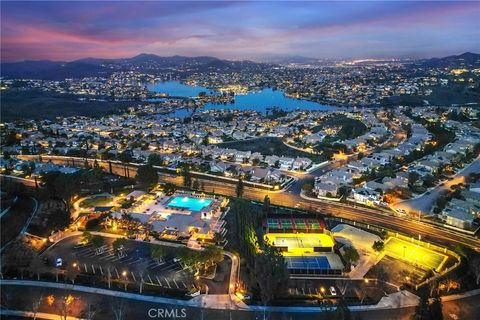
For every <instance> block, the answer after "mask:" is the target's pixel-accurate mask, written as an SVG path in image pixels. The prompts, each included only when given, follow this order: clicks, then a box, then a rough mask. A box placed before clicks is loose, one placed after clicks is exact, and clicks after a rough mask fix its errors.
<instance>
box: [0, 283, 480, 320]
mask: <svg viewBox="0 0 480 320" xmlns="http://www.w3.org/2000/svg"><path fill="white" fill-rule="evenodd" d="M4 288H7V289H8V290H3V293H2V294H3V296H2V306H3V307H4V308H6V307H8V308H9V309H13V310H25V311H31V308H32V302H33V301H34V300H36V299H38V297H40V296H43V299H42V302H41V303H40V307H39V311H40V312H46V313H53V314H59V312H60V308H59V304H58V300H59V298H61V297H63V296H66V295H69V294H71V295H72V296H73V298H74V300H73V302H72V304H71V305H69V307H68V310H69V312H68V314H69V315H71V316H75V317H85V311H86V310H88V306H89V305H91V306H93V307H94V308H95V310H96V315H95V319H114V318H115V317H114V314H113V310H117V311H118V310H119V309H120V308H124V309H125V311H124V315H125V317H124V319H125V320H130V319H155V318H157V319H160V318H161V317H159V316H156V315H158V312H160V310H162V312H164V313H165V310H169V312H171V310H173V312H175V310H176V311H177V313H178V314H180V312H183V313H184V314H185V317H181V318H182V319H192V320H193V319H195V320H199V319H205V320H223V319H241V320H244V319H245V320H253V319H263V312H262V311H244V310H219V309H206V308H203V309H200V308H199V307H191V306H181V305H173V304H166V303H158V302H147V301H138V300H132V299H124V298H118V297H109V296H105V295H102V294H98V293H85V292H79V291H72V290H67V289H54V288H45V287H38V286H35V287H33V286H27V287H24V286H15V285H5V286H4ZM6 292H8V296H6V295H5V293H6ZM49 295H53V297H54V298H55V302H54V303H53V304H52V305H49V304H48V303H47V302H46V297H48V296H49ZM200 305H201V303H200ZM202 307H203V306H202ZM182 310H183V311H182ZM413 312H414V308H413V307H408V308H400V309H380V310H378V309H377V310H365V311H353V314H354V317H355V316H356V315H358V316H360V317H361V318H362V319H369V320H386V319H388V320H407V319H411V317H412V314H413ZM443 314H444V319H446V320H458V319H462V320H476V319H478V318H477V315H478V314H480V296H479V295H478V294H477V295H473V296H470V297H462V298H460V299H457V300H453V301H446V302H444V303H443ZM171 318H172V317H171ZM318 318H319V314H318V312H309V311H308V308H304V312H268V311H267V312H266V319H271V320H275V319H299V320H310V319H312V320H313V319H318Z"/></svg>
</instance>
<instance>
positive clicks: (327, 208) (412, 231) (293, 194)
mask: <svg viewBox="0 0 480 320" xmlns="http://www.w3.org/2000/svg"><path fill="white" fill-rule="evenodd" d="M398 138H400V137H398ZM19 158H27V159H30V160H37V158H38V156H25V155H22V156H19ZM42 158H43V161H52V162H53V163H56V164H62V165H67V164H69V165H72V158H69V157H60V156H49V157H48V160H47V157H45V156H42ZM84 162H85V160H83V159H80V160H77V161H76V162H75V165H77V166H82V165H83V164H84ZM89 162H91V164H93V160H92V159H89ZM98 163H99V165H100V166H101V167H102V168H103V169H104V170H105V171H108V170H109V163H108V161H101V160H98ZM338 165H339V162H338V161H335V162H333V163H332V164H331V165H328V166H327V167H324V168H321V169H319V170H320V171H325V170H329V169H331V168H332V167H336V166H338ZM111 166H112V172H113V173H114V174H117V175H121V176H130V177H134V176H135V173H136V169H137V167H136V166H134V165H133V164H124V163H119V162H112V163H111ZM159 176H160V182H171V183H174V184H176V185H178V186H181V185H182V177H180V176H176V175H174V174H165V173H162V172H159ZM195 179H197V177H195ZM199 180H200V181H202V182H203V184H204V188H205V189H204V190H205V191H206V192H214V193H217V194H221V195H227V196H235V185H234V184H228V183H223V182H218V181H211V180H205V179H201V178H200V179H199ZM298 185H299V183H296V184H295V185H294V186H293V187H292V188H290V190H289V191H266V190H260V189H255V188H250V187H247V186H245V187H244V194H243V197H244V198H245V199H248V200H253V201H259V202H262V201H263V199H264V197H265V195H267V194H268V196H269V197H270V202H271V203H272V204H273V205H279V206H285V207H291V208H296V209H302V210H310V211H316V212H319V213H321V214H325V215H332V216H336V217H340V218H345V219H350V220H354V221H358V222H363V223H366V224H372V225H377V226H380V227H383V228H387V229H391V230H395V231H398V232H402V233H405V234H408V235H411V236H413V237H418V236H419V235H420V236H421V238H422V239H424V240H429V241H432V242H435V243H437V244H440V245H444V246H452V245H456V244H460V245H465V246H468V247H470V248H472V249H474V250H476V251H479V252H480V240H479V239H478V238H477V237H474V236H470V235H466V234H463V233H460V232H456V231H453V230H449V229H446V228H441V227H438V226H434V225H432V224H428V223H426V222H422V221H417V220H412V219H411V218H406V217H398V216H394V215H393V213H392V214H388V213H385V212H384V211H382V210H379V209H374V208H365V207H360V206H353V205H351V204H345V203H338V202H331V201H320V200H316V201H314V200H307V199H304V198H302V197H300V195H299V194H298V193H299V190H298V188H299V187H298Z"/></svg>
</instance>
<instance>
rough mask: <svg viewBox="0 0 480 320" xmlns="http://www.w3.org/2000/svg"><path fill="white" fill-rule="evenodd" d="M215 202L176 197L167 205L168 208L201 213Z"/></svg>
mask: <svg viewBox="0 0 480 320" xmlns="http://www.w3.org/2000/svg"><path fill="white" fill-rule="evenodd" d="M212 201H213V200H211V199H198V198H190V197H175V198H173V199H172V200H170V201H169V202H168V203H167V207H172V208H182V209H188V210H190V211H201V210H202V209H203V208H205V207H207V206H208V205H209V204H210V203H212Z"/></svg>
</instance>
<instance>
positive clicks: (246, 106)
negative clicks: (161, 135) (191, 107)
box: [147, 81, 335, 116]
mask: <svg viewBox="0 0 480 320" xmlns="http://www.w3.org/2000/svg"><path fill="white" fill-rule="evenodd" d="M147 88H148V89H149V90H151V91H154V92H160V93H168V94H169V95H170V96H176V97H196V96H198V94H199V93H200V92H202V91H205V92H207V93H210V92H213V90H210V89H207V88H205V87H201V86H189V85H185V84H182V83H180V82H179V81H167V82H159V83H156V84H151V85H148V86H147ZM271 107H279V108H281V109H283V110H286V111H293V110H297V109H300V110H333V109H335V107H332V106H327V105H323V104H320V103H317V102H313V101H308V100H302V99H294V98H289V97H286V96H284V95H283V92H282V91H281V90H273V89H271V88H267V89H264V90H262V91H259V92H250V93H247V94H244V95H237V96H235V103H227V104H218V103H206V104H205V106H204V109H238V110H256V111H258V112H261V113H265V112H266V111H267V109H268V108H271ZM199 110H201V109H199ZM185 111H186V110H185ZM185 111H182V110H179V114H178V115H177V114H175V115H176V116H185V114H187V113H186V112H185Z"/></svg>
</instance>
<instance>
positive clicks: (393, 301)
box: [0, 280, 418, 313]
mask: <svg viewBox="0 0 480 320" xmlns="http://www.w3.org/2000/svg"><path fill="white" fill-rule="evenodd" d="M0 285H1V286H6V285H13V286H25V287H44V288H57V289H66V290H72V291H79V292H86V293H93V294H100V295H106V296H111V297H118V298H125V299H132V300H138V301H145V302H152V303H162V304H171V305H178V306H186V307H197V308H206V309H219V310H242V311H249V312H258V311H262V312H263V311H264V310H265V311H268V312H298V313H312V312H315V313H317V312H321V311H322V309H321V308H320V307H304V306H298V307H276V306H267V307H264V306H260V305H246V304H244V303H232V301H231V300H230V296H229V295H226V294H223V295H207V296H205V295H200V296H197V297H195V298H193V299H190V300H178V299H171V298H163V297H157V296H147V295H141V294H136V293H130V292H124V291H113V290H107V289H101V288H92V287H86V286H81V285H72V284H64V283H56V282H43V281H31V280H0ZM417 304H418V297H417V296H416V295H414V294H413V293H410V292H408V291H400V292H396V293H393V294H390V295H388V296H386V297H383V298H382V299H381V300H380V302H379V303H378V304H376V305H368V306H352V307H349V308H350V310H352V311H368V310H382V309H396V308H405V307H413V306H416V305H417Z"/></svg>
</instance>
